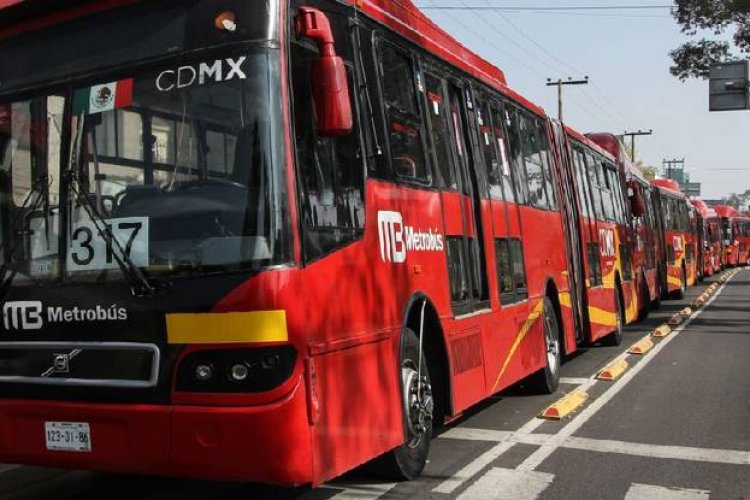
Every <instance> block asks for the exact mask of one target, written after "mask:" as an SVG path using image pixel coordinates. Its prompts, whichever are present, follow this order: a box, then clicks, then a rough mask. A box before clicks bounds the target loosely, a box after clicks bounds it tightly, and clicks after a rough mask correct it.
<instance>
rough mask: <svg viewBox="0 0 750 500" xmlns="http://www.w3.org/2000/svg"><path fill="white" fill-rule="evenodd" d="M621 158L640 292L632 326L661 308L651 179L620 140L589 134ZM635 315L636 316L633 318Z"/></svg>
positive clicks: (629, 241)
mask: <svg viewBox="0 0 750 500" xmlns="http://www.w3.org/2000/svg"><path fill="white" fill-rule="evenodd" d="M586 136H587V137H589V138H590V139H591V140H593V141H594V142H596V143H597V144H599V145H600V146H601V147H602V148H604V149H605V150H606V151H608V152H609V153H610V154H611V155H612V156H614V157H615V158H616V159H617V164H618V166H619V169H620V173H621V175H623V176H624V178H625V186H626V189H627V191H626V192H627V196H628V199H629V203H627V204H626V205H627V207H628V212H627V218H628V226H629V227H628V229H629V231H628V232H627V235H628V237H627V239H626V241H627V254H628V256H629V260H630V261H631V262H632V267H633V274H634V276H635V280H636V285H635V290H637V308H636V310H637V311H638V314H637V316H636V315H632V316H630V317H628V323H630V322H631V321H633V320H634V319H636V318H637V319H643V318H644V317H645V316H646V315H647V314H648V311H649V309H650V308H651V307H653V306H656V305H658V302H659V300H660V296H661V290H660V289H659V286H660V283H659V279H658V277H657V259H658V255H659V245H660V244H661V241H660V238H659V237H658V232H657V223H656V216H655V214H654V210H653V204H652V202H651V198H650V196H651V192H650V185H649V181H648V179H646V177H645V176H644V175H643V172H641V170H640V169H639V168H638V167H637V166H636V165H635V164H634V163H633V162H632V160H631V159H630V157H629V156H628V155H627V153H626V152H625V147H624V146H623V145H622V143H621V142H620V140H619V139H618V137H617V136H616V135H614V134H611V133H592V134H586ZM633 316H635V317H633Z"/></svg>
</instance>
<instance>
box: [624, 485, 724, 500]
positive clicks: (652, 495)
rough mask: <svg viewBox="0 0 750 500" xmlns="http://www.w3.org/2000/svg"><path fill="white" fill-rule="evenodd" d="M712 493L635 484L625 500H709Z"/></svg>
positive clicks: (631, 486)
mask: <svg viewBox="0 0 750 500" xmlns="http://www.w3.org/2000/svg"><path fill="white" fill-rule="evenodd" d="M710 494H711V492H709V491H705V490H690V489H683V488H665V487H663V486H653V485H650V484H639V483H633V484H631V485H630V489H628V493H627V494H626V495H625V499H624V500H708V497H709V495H710Z"/></svg>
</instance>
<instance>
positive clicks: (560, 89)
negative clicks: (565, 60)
mask: <svg viewBox="0 0 750 500" xmlns="http://www.w3.org/2000/svg"><path fill="white" fill-rule="evenodd" d="M588 83H589V77H588V76H587V77H584V79H583V80H573V79H572V78H568V79H567V80H563V79H562V78H558V79H557V80H556V81H555V80H553V79H552V78H547V86H548V87H552V86H556V87H557V119H558V120H559V121H560V122H561V123H562V121H563V95H562V93H563V85H586V84H588Z"/></svg>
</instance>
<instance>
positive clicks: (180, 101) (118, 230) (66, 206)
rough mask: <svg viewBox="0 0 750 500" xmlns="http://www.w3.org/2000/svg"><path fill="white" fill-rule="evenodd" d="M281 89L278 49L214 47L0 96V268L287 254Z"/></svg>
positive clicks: (89, 269) (43, 272) (36, 274)
mask: <svg viewBox="0 0 750 500" xmlns="http://www.w3.org/2000/svg"><path fill="white" fill-rule="evenodd" d="M279 86H280V83H279V62H278V55H277V53H276V52H275V51H272V50H255V51H250V50H248V49H244V50H222V51H221V52H218V53H217V52H215V51H213V52H204V53H202V54H201V55H199V56H195V55H193V56H191V58H190V59H184V58H182V59H179V60H175V61H172V62H161V63H159V64H158V66H154V67H151V68H148V69H145V70H138V71H134V72H132V73H130V74H128V73H127V72H124V73H121V74H120V76H119V77H118V78H108V79H106V80H105V81H102V80H98V81H89V82H86V84H85V85H74V86H72V87H70V88H67V89H65V90H64V91H62V92H59V93H56V94H50V95H40V96H39V97H33V98H31V99H27V100H23V101H16V102H11V103H7V104H4V105H0V189H2V192H3V194H4V196H3V199H2V203H1V204H0V209H1V210H2V214H1V217H0V226H1V228H0V233H1V234H2V246H0V252H1V253H2V259H3V262H4V263H5V264H4V265H3V268H2V273H3V274H8V273H12V274H13V275H14V276H15V275H18V276H19V278H24V277H25V278H28V279H33V280H40V279H41V280H47V279H55V278H63V279H65V278H76V279H95V280H102V279H110V278H112V277H113V276H121V275H120V274H119V267H118V260H121V258H122V257H125V258H127V259H128V260H129V261H131V262H132V263H133V264H134V265H136V266H137V267H138V268H140V269H142V270H143V271H144V273H145V274H147V275H150V274H174V273H186V272H187V273H195V272H222V271H230V270H247V269H254V268H258V267H261V266H268V265H271V264H277V263H281V262H285V261H286V260H287V259H288V255H289V251H288V250H289V241H288V240H289V232H288V229H289V228H288V227H287V226H286V224H287V223H286V222H285V221H287V220H288V217H286V194H285V191H284V186H285V182H284V180H283V171H282V169H281V168H280V165H282V164H283V162H282V161H281V156H282V154H283V149H282V132H283V130H282V128H281V127H282V123H281V119H280V118H281V111H280V103H279V101H278V99H279V96H278V92H277V90H276V89H278V88H279ZM97 220H98V222H99V223H100V224H97ZM101 228H106V229H105V231H110V232H111V233H110V234H109V235H107V234H104V233H105V231H102V229H101ZM61 249H64V250H61ZM118 252H120V254H121V255H119V256H118ZM123 253H124V255H122V254H123ZM118 257H119V258H118ZM119 264H120V265H121V262H120V263H119ZM2 278H3V279H7V276H2Z"/></svg>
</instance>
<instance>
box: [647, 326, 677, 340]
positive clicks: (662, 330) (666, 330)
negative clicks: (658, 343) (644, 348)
mask: <svg viewBox="0 0 750 500" xmlns="http://www.w3.org/2000/svg"><path fill="white" fill-rule="evenodd" d="M670 333H672V328H671V327H670V326H669V325H667V324H664V325H661V326H660V327H658V328H657V329H656V330H654V331H653V332H652V333H651V336H652V337H657V338H660V337H666V336H667V335H669V334H670Z"/></svg>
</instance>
